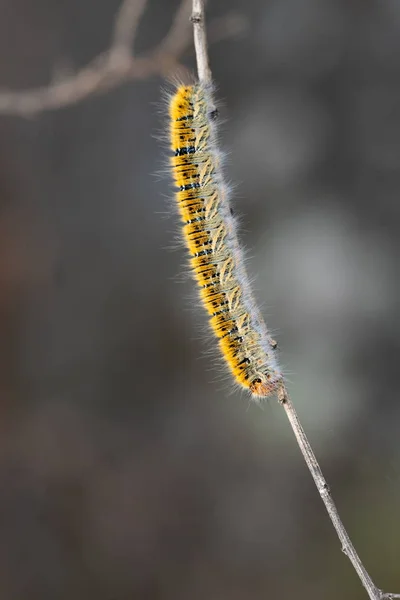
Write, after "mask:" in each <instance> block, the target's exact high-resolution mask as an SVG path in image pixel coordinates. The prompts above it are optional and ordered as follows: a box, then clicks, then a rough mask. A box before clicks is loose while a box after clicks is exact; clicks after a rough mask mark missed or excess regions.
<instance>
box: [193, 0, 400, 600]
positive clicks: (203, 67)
mask: <svg viewBox="0 0 400 600" xmlns="http://www.w3.org/2000/svg"><path fill="white" fill-rule="evenodd" d="M192 2H193V13H192V22H193V35H194V45H195V49H196V59H197V70H198V75H199V80H200V81H201V82H203V83H206V84H207V83H209V82H210V81H211V70H210V67H209V60H208V50H207V37H206V27H205V6H204V5H205V2H204V0H192ZM277 395H278V399H279V402H280V403H281V405H282V406H283V408H284V409H285V412H286V415H287V418H288V420H289V423H290V425H291V427H292V430H293V433H294V435H295V437H296V440H297V443H298V446H299V448H300V451H301V453H302V455H303V458H304V460H305V461H306V464H307V467H308V469H309V471H310V473H311V475H312V478H313V479H314V482H315V485H316V486H317V490H318V492H319V495H320V496H321V499H322V501H323V503H324V504H325V508H326V510H327V512H328V515H329V518H330V520H331V522H332V525H333V527H334V528H335V531H336V533H337V535H338V537H339V540H340V541H341V543H342V551H343V552H344V554H346V556H347V557H348V558H349V560H350V561H351V564H352V565H353V568H354V570H355V571H356V573H357V575H358V577H359V578H360V581H361V583H362V585H363V586H364V588H365V589H366V591H367V593H368V596H369V597H370V600H394V599H395V598H400V594H391V593H385V592H383V591H382V590H380V589H379V588H377V587H376V585H375V584H374V582H373V581H372V579H371V577H370V575H369V573H368V571H367V570H366V568H365V567H364V565H363V563H362V562H361V559H360V557H359V556H358V554H357V552H356V549H355V548H354V546H353V544H352V542H351V539H350V537H349V535H348V533H347V531H346V529H345V527H344V525H343V523H342V520H341V518H340V516H339V513H338V510H337V508H336V505H335V503H334V501H333V498H332V495H331V492H330V489H329V486H328V484H327V482H326V479H325V477H324V475H323V473H322V471H321V468H320V466H319V464H318V461H317V459H316V456H315V454H314V452H313V449H312V447H311V445H310V442H309V441H308V438H307V436H306V433H305V431H304V429H303V427H302V425H301V422H300V419H299V417H298V415H297V413H296V410H295V408H294V406H293V404H292V402H291V400H290V398H289V394H288V393H287V390H286V387H285V386H284V385H282V386H281V387H280V388H279V390H277Z"/></svg>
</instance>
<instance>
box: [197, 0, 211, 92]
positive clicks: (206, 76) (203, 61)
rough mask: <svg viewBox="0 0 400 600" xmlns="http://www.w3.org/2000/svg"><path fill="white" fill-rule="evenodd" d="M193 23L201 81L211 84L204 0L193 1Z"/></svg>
mask: <svg viewBox="0 0 400 600" xmlns="http://www.w3.org/2000/svg"><path fill="white" fill-rule="evenodd" d="M192 23H193V36H194V47H195V50H196V60H197V72H198V75H199V80H200V81H202V82H203V83H210V82H211V70H210V65H209V61H208V48H207V35H206V19H205V1H204V0H193V12H192Z"/></svg>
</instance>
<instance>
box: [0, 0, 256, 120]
mask: <svg viewBox="0 0 400 600" xmlns="http://www.w3.org/2000/svg"><path fill="white" fill-rule="evenodd" d="M146 1H147V0H123V2H122V4H121V6H120V8H119V10H118V12H117V15H116V17H115V21H114V26H113V31H112V35H111V46H110V48H109V49H108V50H107V51H106V52H104V53H102V54H100V55H99V56H97V57H96V58H94V59H93V60H92V61H91V62H90V63H89V64H88V65H86V66H85V67H83V68H82V69H80V70H79V71H78V72H76V73H71V74H70V75H69V77H67V78H65V79H62V80H61V81H60V79H59V78H57V80H55V81H53V82H52V83H50V84H49V85H44V86H40V87H37V88H32V89H27V90H20V91H12V90H0V115H17V116H20V117H30V116H34V115H37V114H40V113H42V112H45V111H48V110H56V109H58V108H62V107H65V106H70V105H72V104H77V103H78V102H81V101H82V100H84V99H85V98H88V97H90V96H93V95H95V94H98V93H102V92H104V91H106V90H110V89H112V88H115V87H118V86H119V85H122V84H123V83H125V82H128V81H131V80H134V79H145V78H148V77H152V76H154V75H161V76H168V75H169V74H170V73H174V75H176V74H177V73H179V72H180V71H182V69H183V67H182V65H181V64H180V62H179V61H180V59H181V57H182V56H183V54H184V53H185V51H186V50H187V49H188V48H189V47H190V46H191V26H190V14H191V6H190V2H189V1H188V0H182V1H181V4H180V6H179V8H178V10H177V12H176V15H175V19H174V20H173V23H172V26H171V28H170V30H169V32H168V33H167V35H166V36H165V38H164V39H163V40H162V41H161V42H160V44H159V45H158V46H157V47H156V48H154V49H153V50H152V51H150V52H149V53H147V54H146V55H144V56H134V53H133V48H132V47H133V43H134V39H135V35H136V31H137V27H138V24H139V21H140V19H141V17H142V15H143V12H144V10H145V7H146ZM235 19H236V21H235ZM217 24H218V26H216V29H215V37H216V38H217V39H218V41H219V40H220V39H223V38H226V37H231V36H233V35H237V34H238V33H240V32H241V31H243V30H244V29H245V24H244V21H243V20H242V23H240V21H239V20H238V18H237V15H229V14H228V15H227V17H226V28H224V26H223V20H222V23H221V19H218V21H217V23H216V25H217ZM232 25H233V26H232Z"/></svg>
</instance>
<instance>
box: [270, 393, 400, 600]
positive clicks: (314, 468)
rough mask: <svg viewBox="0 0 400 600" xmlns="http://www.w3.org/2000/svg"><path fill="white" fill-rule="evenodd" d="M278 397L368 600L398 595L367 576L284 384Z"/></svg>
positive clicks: (382, 599)
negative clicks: (382, 588) (379, 586)
mask: <svg viewBox="0 0 400 600" xmlns="http://www.w3.org/2000/svg"><path fill="white" fill-rule="evenodd" d="M278 399H279V402H280V403H281V405H282V406H283V408H284V409H285V412H286V415H287V418H288V419H289V423H290V425H291V427H292V430H293V433H294V435H295V437H296V440H297V443H298V445H299V448H300V450H301V453H302V455H303V457H304V460H305V461H306V463H307V467H308V469H309V471H310V473H311V475H312V478H313V479H314V482H315V485H316V486H317V490H318V492H319V495H320V496H321V499H322V502H323V503H324V504H325V508H326V510H327V511H328V514H329V518H330V520H331V521H332V525H333V526H334V528H335V530H336V533H337V535H338V538H339V540H340V541H341V543H342V552H343V553H344V554H345V555H346V556H347V557H348V558H349V560H350V561H351V564H352V565H353V567H354V569H355V571H356V572H357V575H358V576H359V578H360V580H361V583H362V584H363V586H364V587H365V589H366V590H367V592H368V595H369V597H370V598H371V600H384V599H390V598H400V594H390V593H389V594H387V593H386V594H385V593H384V592H382V590H380V589H379V588H377V587H376V585H375V584H374V582H373V581H372V579H371V577H370V575H369V574H368V572H367V570H366V568H365V567H364V565H363V563H362V562H361V559H360V557H359V556H358V554H357V552H356V550H355V548H354V546H353V544H352V542H351V540H350V537H349V535H348V533H347V531H346V529H345V527H344V525H343V523H342V520H341V518H340V516H339V513H338V510H337V508H336V505H335V503H334V501H333V498H332V495H331V491H330V489H329V486H328V484H327V482H326V479H325V477H324V475H323V473H322V471H321V468H320V466H319V464H318V461H317V459H316V457H315V454H314V452H313V449H312V448H311V445H310V442H309V441H308V438H307V436H306V433H305V431H304V429H303V427H302V425H301V422H300V419H299V417H298V415H297V412H296V410H295V408H294V406H293V404H292V402H291V400H290V398H289V395H288V393H287V390H286V388H285V386H282V387H281V388H280V389H279V391H278Z"/></svg>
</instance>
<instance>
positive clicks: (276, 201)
mask: <svg viewBox="0 0 400 600" xmlns="http://www.w3.org/2000/svg"><path fill="white" fill-rule="evenodd" d="M118 7H119V2H117V0H70V1H69V2H62V1H61V0H59V1H58V2H53V1H50V0H37V1H36V2H29V1H28V0H3V1H2V2H1V3H0V87H2V88H3V89H4V88H10V89H22V88H27V87H31V86H32V87H33V86H37V85H45V84H46V83H47V82H48V81H49V80H51V79H52V77H53V75H54V72H57V73H58V74H60V73H61V74H62V73H65V72H68V69H70V68H74V69H78V68H80V67H82V66H84V65H85V64H87V63H88V62H89V61H90V60H92V59H93V58H94V57H95V56H96V55H97V54H99V53H100V52H103V51H104V50H106V49H107V47H108V45H109V42H110V35H111V29H112V23H113V18H114V16H115V14H116V12H117V10H118ZM177 7H178V2H177V1H175V0H174V1H172V0H162V1H161V0H149V2H148V5H147V10H146V12H145V14H144V16H143V18H142V20H141V22H140V26H139V29H138V32H137V36H136V38H135V49H136V51H137V52H139V53H143V52H146V51H147V50H149V49H151V48H153V47H155V46H156V45H157V44H158V43H159V42H160V41H161V40H162V39H163V37H164V36H165V35H166V33H167V32H168V30H169V27H170V26H171V22H172V20H173V17H174V14H175V11H176V9H177ZM232 10H234V11H236V13H237V14H238V15H239V16H240V17H241V18H242V19H244V20H245V21H246V22H247V29H246V30H245V31H244V32H243V33H242V35H241V36H239V37H229V36H228V39H223V40H221V41H219V42H216V43H213V44H212V45H211V47H210V58H211V65H212V69H213V75H214V78H215V80H216V82H217V85H218V97H219V98H220V99H221V100H222V102H223V105H222V110H221V112H222V115H223V118H224V119H225V123H224V125H223V126H222V131H221V144H222V145H223V146H224V147H225V148H226V149H227V150H228V154H229V156H228V165H227V176H228V178H229V179H230V180H231V181H232V182H233V183H234V185H235V194H234V210H235V212H236V213H238V214H240V215H242V228H241V238H242V240H243V243H244V245H245V246H246V247H247V248H249V257H250V258H249V264H248V268H249V271H250V272H251V274H252V275H256V276H257V277H256V288H257V297H258V299H259V301H260V303H261V305H262V307H263V313H264V314H265V316H266V317H267V321H268V324H269V327H270V328H271V330H272V332H273V335H274V336H275V337H276V338H277V340H278V341H279V346H280V349H281V350H280V357H281V363H282V365H283V367H284V369H285V372H286V373H287V377H288V380H289V389H290V391H291V393H292V397H293V400H294V403H295V405H296V408H297V410H298V412H299V414H300V417H301V419H302V421H303V425H304V427H305V429H306V431H307V433H308V434H309V437H310V440H311V442H312V444H313V446H314V450H315V452H316V454H317V456H318V458H319V460H320V462H321V466H322V468H323V470H324V473H325V476H326V478H327V480H328V482H329V483H330V485H331V488H332V491H333V496H334V498H335V501H336V503H337V505H338V507H339V510H340V513H341V516H342V518H343V520H344V522H345V524H346V526H347V527H348V530H349V533H350V535H351V537H352V539H353V542H354V543H355V545H356V548H357V550H358V551H359V553H360V555H361V557H362V559H363V560H364V561H365V565H366V567H367V569H368V570H369V572H370V574H371V576H372V578H373V579H374V580H375V582H376V584H377V585H378V586H379V587H382V588H384V589H385V590H386V591H392V592H396V591H397V592H400V512H399V506H400V435H399V424H400V403H399V400H398V389H397V388H398V385H397V384H398V380H397V375H398V372H399V366H398V365H399V358H400V303H399V299H400V287H399V278H398V262H399V255H400V240H399V230H400V204H399V193H400V78H399V73H400V3H399V2H398V0H351V1H350V0H214V2H210V7H209V12H208V15H209V19H210V22H211V21H212V19H213V18H216V17H221V18H222V19H224V18H225V16H226V15H227V14H228V13H231V11H232ZM223 22H224V21H223V20H222V23H223ZM219 27H220V28H221V27H222V29H223V25H221V22H220V25H219ZM222 33H223V31H222ZM182 60H183V63H184V64H185V65H186V66H187V67H188V68H189V69H191V70H193V69H194V66H195V63H194V56H193V52H192V51H189V52H188V53H187V54H186V55H185V57H184V58H183V59H182ZM165 86H166V81H165V80H163V79H162V78H161V77H157V76H151V77H150V76H149V77H148V78H145V79H143V80H142V81H131V82H128V83H126V84H125V85H121V86H120V87H117V88H116V89H113V90H110V91H109V92H108V93H105V94H103V95H96V96H92V97H90V98H88V99H86V100H84V101H82V102H81V103H79V104H77V105H74V106H70V107H66V108H63V109H60V110H56V111H48V112H46V113H44V114H42V115H40V116H37V117H35V118H30V119H26V118H20V117H14V116H0V357H1V360H0V411H1V414H0V424H1V425H0V426H1V436H0V597H1V598H2V600H11V599H12V600H36V599H37V600H47V599H49V600H50V599H51V600H53V599H55V598H57V599H60V600H63V599H65V600H67V599H68V600H70V599H71V598H74V600H91V599H93V600H94V599H96V600H127V599H131V598H140V599H146V600H156V599H159V600H166V599H174V600H180V599H182V600H183V599H187V598H193V599H200V598H201V599H204V598H207V599H208V600H213V599H215V600H224V599H227V600H228V599H229V600H260V599H261V598H278V597H279V598H291V597H295V598H297V599H299V600H300V599H307V600H314V599H315V600H316V599H320V598H324V599H327V600H330V599H332V600H333V599H337V598H341V599H343V600H356V599H360V600H362V599H364V598H366V594H365V592H364V591H363V589H362V588H361V585H360V583H359V581H358V579H357V577H356V575H355V573H354V572H353V571H352V568H351V566H350V563H349V562H348V560H347V558H346V557H345V556H344V555H343V554H342V553H341V551H340V545H339V542H338V540H337V538H336V535H335V533H334V531H333V529H332V526H331V524H330V522H329V520H328V518H327V515H326V513H325V511H324V508H323V505H322V503H321V501H320V499H319V496H318V493H317V491H316V489H315V488H314V485H313V483H312V480H311V477H310V475H309V473H308V471H307V470H306V468H305V466H304V464H303V460H302V458H301V456H300V453H299V451H298V449H297V446H296V444H295V441H294V439H293V436H292V433H291V430H290V428H289V425H288V423H287V421H286V418H285V415H284V413H283V411H282V409H281V408H280V407H279V406H278V404H277V402H276V401H275V399H274V398H272V399H270V400H268V401H267V402H266V403H265V404H263V405H262V406H257V405H255V404H250V403H249V399H248V398H247V397H246V396H245V395H243V394H242V393H240V392H239V391H234V393H231V392H232V386H231V383H230V380H229V377H226V372H225V370H224V368H223V367H221V365H220V363H219V360H218V355H217V352H216V351H215V350H214V346H213V344H212V341H210V339H209V337H210V336H209V334H208V329H207V324H206V320H205V318H204V315H203V313H202V311H201V310H200V309H197V306H198V304H199V302H198V300H197V296H196V292H195V290H194V285H193V283H192V281H191V280H190V278H189V277H188V276H187V268H186V262H185V260H186V255H185V253H184V251H183V250H182V249H179V250H177V251H172V250H171V247H173V246H174V245H175V239H176V235H177V234H178V233H179V228H178V224H177V219H176V217H175V214H174V212H173V210H171V196H172V191H171V185H170V180H169V177H168V173H167V169H166V157H167V156H168V151H167V149H166V148H165V147H163V144H160V143H159V141H158V140H157V136H158V135H159V133H160V131H163V130H165V129H166V126H167V125H166V123H165V122H164V120H163V117H162V115H161V114H160V111H159V106H158V105H159V103H160V99H161V90H162V88H165ZM210 348H211V350H210Z"/></svg>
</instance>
